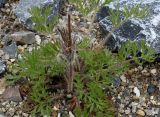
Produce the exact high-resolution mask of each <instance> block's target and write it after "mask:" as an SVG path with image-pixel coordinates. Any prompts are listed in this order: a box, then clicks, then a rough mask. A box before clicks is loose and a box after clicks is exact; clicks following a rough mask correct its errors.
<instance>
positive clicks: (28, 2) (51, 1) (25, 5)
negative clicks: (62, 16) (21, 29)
mask: <svg viewBox="0 0 160 117" xmlns="http://www.w3.org/2000/svg"><path fill="white" fill-rule="evenodd" d="M64 1H65V0H34V3H33V0H20V1H19V4H18V6H17V8H16V9H15V13H16V15H17V17H18V18H19V19H20V20H21V21H22V22H23V23H24V24H25V25H26V26H27V28H29V29H33V23H32V21H31V20H30V19H29V18H30V17H31V15H30V13H29V12H28V9H30V8H32V7H33V6H40V5H43V6H47V5H51V6H52V12H51V15H50V16H48V21H49V20H50V19H51V18H53V17H54V16H56V15H57V14H58V13H59V11H60V9H61V8H62V5H63V4H64Z"/></svg>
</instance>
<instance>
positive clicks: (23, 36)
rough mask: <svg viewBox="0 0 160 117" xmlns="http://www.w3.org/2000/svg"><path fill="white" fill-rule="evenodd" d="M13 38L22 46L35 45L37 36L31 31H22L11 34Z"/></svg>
mask: <svg viewBox="0 0 160 117" xmlns="http://www.w3.org/2000/svg"><path fill="white" fill-rule="evenodd" d="M11 38H12V39H13V40H14V41H15V42H17V43H20V44H33V43H34V42H35V41H36V39H35V34H34V33H33V32H30V31H20V32H15V33H13V34H11Z"/></svg>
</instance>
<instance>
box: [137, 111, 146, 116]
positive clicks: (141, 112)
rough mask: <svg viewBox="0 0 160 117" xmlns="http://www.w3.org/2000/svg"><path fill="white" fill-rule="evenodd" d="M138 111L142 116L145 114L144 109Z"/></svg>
mask: <svg viewBox="0 0 160 117" xmlns="http://www.w3.org/2000/svg"><path fill="white" fill-rule="evenodd" d="M136 113H137V114H138V115H140V116H145V112H144V111H143V110H138V111H137V112H136Z"/></svg>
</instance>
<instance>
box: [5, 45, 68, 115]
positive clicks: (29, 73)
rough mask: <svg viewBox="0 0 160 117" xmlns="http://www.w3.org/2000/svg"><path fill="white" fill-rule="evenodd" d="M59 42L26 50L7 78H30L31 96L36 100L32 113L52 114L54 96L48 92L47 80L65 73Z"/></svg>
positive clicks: (14, 80) (11, 79)
mask: <svg viewBox="0 0 160 117" xmlns="http://www.w3.org/2000/svg"><path fill="white" fill-rule="evenodd" d="M51 53H52V54H51ZM58 54H59V44H58V43H55V44H52V43H47V44H44V45H41V47H40V48H35V49H34V50H33V51H32V52H31V53H29V52H26V53H25V54H24V55H23V57H22V59H20V60H18V61H17V62H16V63H15V64H14V65H12V67H11V69H10V72H11V73H10V74H9V73H8V75H6V79H7V80H8V81H9V82H11V83H12V84H13V83H17V82H19V81H20V80H21V79H23V78H28V80H29V83H30V85H31V92H30V94H29V97H28V98H30V99H31V100H33V101H34V102H35V104H36V105H35V108H34V110H33V111H32V115H33V116H34V115H37V114H38V115H39V114H40V115H42V116H46V115H47V116H50V114H51V104H52V103H51V102H52V101H53V100H52V97H51V96H50V95H49V94H48V93H49V92H48V91H47V90H48V89H47V86H46V80H48V79H49V78H50V77H53V76H55V75H60V74H64V70H65V67H64V66H65V61H62V60H61V61H59V58H58V57H57V56H58Z"/></svg>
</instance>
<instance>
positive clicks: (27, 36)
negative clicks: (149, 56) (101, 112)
mask: <svg viewBox="0 0 160 117" xmlns="http://www.w3.org/2000/svg"><path fill="white" fill-rule="evenodd" d="M15 4H16V2H14V3H6V4H5V7H4V8H1V9H0V39H1V40H0V41H1V42H0V57H1V60H0V74H1V75H0V117H29V116H30V115H29V113H27V112H25V111H23V110H24V109H22V108H23V103H24V102H25V97H22V95H21V93H20V90H19V86H15V87H8V86H7V83H6V81H5V79H4V78H3V74H4V73H5V69H7V68H9V66H10V65H11V64H13V63H14V61H15V59H16V57H15V56H18V57H21V56H22V53H23V52H24V51H25V50H27V51H32V49H33V48H34V47H35V46H39V45H40V44H41V43H45V42H47V41H52V39H51V38H49V37H44V36H41V35H38V34H35V33H34V32H31V31H28V30H27V29H26V28H25V26H23V24H22V23H20V22H19V20H18V19H17V18H16V16H15V15H14V13H13V12H12V10H11V7H14V5H15ZM73 20H74V21H73V22H74V23H77V22H79V21H80V20H81V17H78V16H75V17H74V19H73ZM74 23H73V25H76V24H74ZM90 23H91V22H90V21H87V20H83V22H81V24H79V27H80V28H79V31H77V30H75V32H74V33H76V35H78V36H79V37H78V38H81V35H82V33H83V35H84V34H86V33H87V28H88V24H90ZM95 25H96V24H95ZM76 31H77V32H76ZM56 37H57V38H58V37H59V35H56ZM109 94H111V95H110V98H111V100H112V101H113V102H114V105H115V107H116V116H117V117H160V63H154V64H148V65H145V66H134V67H133V68H130V69H129V70H128V71H126V72H124V73H123V74H122V75H121V76H119V77H115V78H114V82H113V84H112V90H111V91H110V92H109ZM60 109H61V108H59V107H58V106H56V105H55V106H54V107H53V110H55V111H57V113H58V115H57V116H59V117H60V115H61V113H60V112H61V111H60ZM70 116H71V117H73V115H72V112H70ZM106 117H107V116H106Z"/></svg>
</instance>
